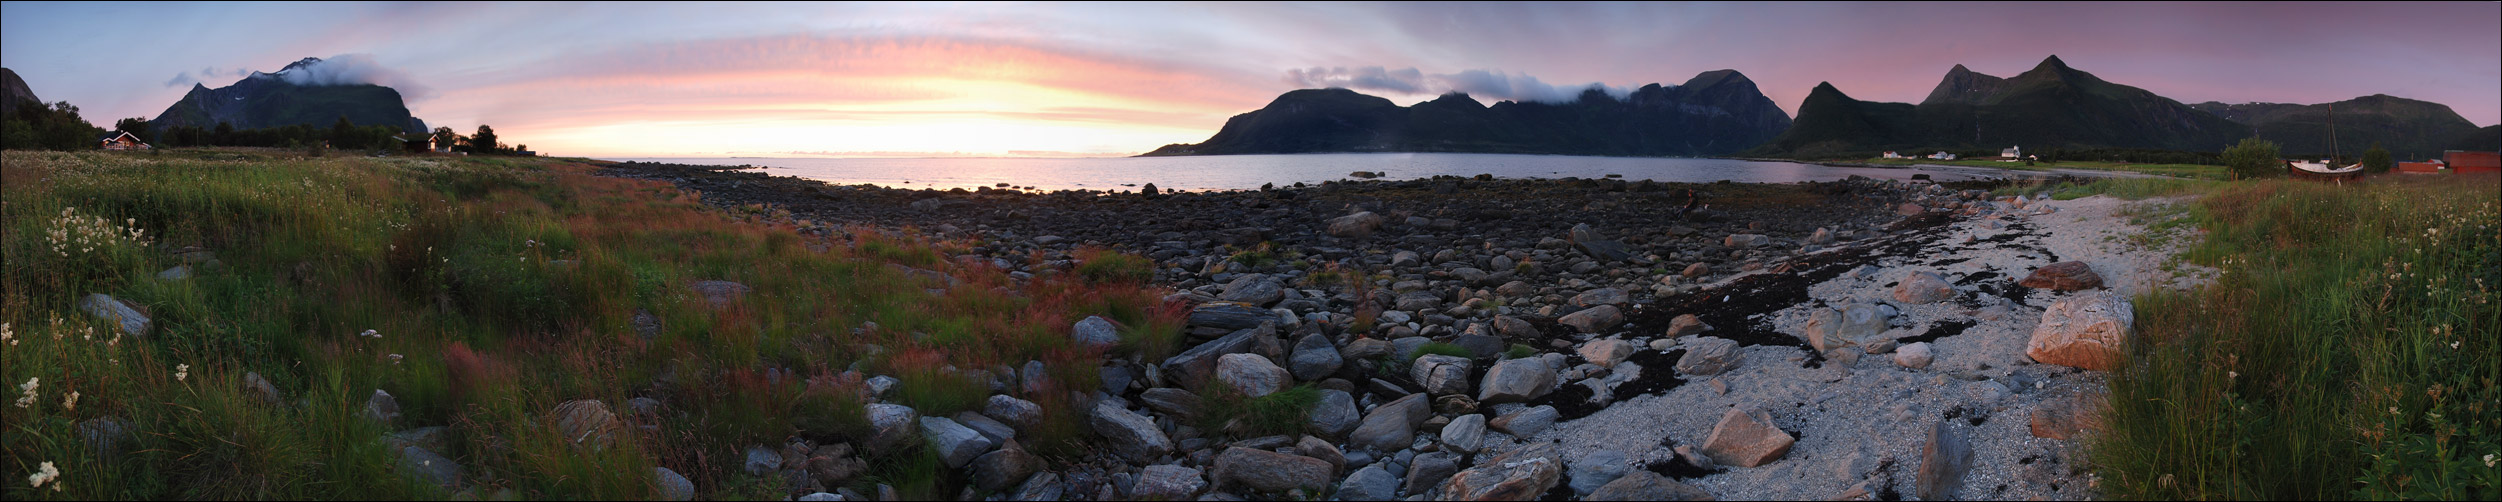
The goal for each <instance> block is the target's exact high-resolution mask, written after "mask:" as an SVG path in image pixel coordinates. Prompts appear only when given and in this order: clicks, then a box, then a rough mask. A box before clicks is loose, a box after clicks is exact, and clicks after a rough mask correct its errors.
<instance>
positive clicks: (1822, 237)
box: [1806, 227, 1833, 245]
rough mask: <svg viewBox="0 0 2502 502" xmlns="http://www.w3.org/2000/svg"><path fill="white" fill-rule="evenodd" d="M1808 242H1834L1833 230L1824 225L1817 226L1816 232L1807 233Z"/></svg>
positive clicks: (1821, 243)
mask: <svg viewBox="0 0 2502 502" xmlns="http://www.w3.org/2000/svg"><path fill="white" fill-rule="evenodd" d="M1806 243H1808V244H1816V245H1824V244H1832V243H1833V231H1832V230H1827V229H1825V228H1824V227H1816V232H1815V233H1812V234H1807V240H1806Z"/></svg>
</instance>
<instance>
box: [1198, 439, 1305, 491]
mask: <svg viewBox="0 0 2502 502" xmlns="http://www.w3.org/2000/svg"><path fill="white" fill-rule="evenodd" d="M1330 470H1331V467H1330V466H1329V462H1326V461H1323V460H1321V459H1317V458H1312V457H1306V456H1302V455H1288V454H1284V453H1277V452H1273V451H1268V450H1260V449H1253V448H1226V449H1225V451H1224V452H1222V453H1218V454H1216V470H1215V474H1216V486H1217V489H1220V490H1222V489H1232V488H1249V489H1251V490H1254V491H1259V492H1267V493H1278V492H1284V491H1287V490H1294V489H1302V490H1304V491H1305V492H1307V493H1308V492H1318V491H1320V490H1321V489H1323V488H1327V487H1329V481H1330V479H1331V478H1330Z"/></svg>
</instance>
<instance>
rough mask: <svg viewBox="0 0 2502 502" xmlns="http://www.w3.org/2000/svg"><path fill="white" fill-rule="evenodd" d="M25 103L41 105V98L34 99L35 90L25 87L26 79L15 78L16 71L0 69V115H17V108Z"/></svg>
mask: <svg viewBox="0 0 2502 502" xmlns="http://www.w3.org/2000/svg"><path fill="white" fill-rule="evenodd" d="M27 101H32V102H34V103H35V104H36V105H42V104H43V98H38V97H35V90H34V89H32V88H28V87H26V79H22V78H17V71H15V70H10V69H8V68H0V115H9V114H13V113H17V106H18V105H19V104H20V103H22V102H27Z"/></svg>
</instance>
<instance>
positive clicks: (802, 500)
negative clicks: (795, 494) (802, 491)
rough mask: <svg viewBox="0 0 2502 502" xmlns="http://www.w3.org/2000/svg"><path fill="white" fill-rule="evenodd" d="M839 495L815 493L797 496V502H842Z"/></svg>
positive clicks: (841, 497)
mask: <svg viewBox="0 0 2502 502" xmlns="http://www.w3.org/2000/svg"><path fill="white" fill-rule="evenodd" d="M843 500H844V499H843V496H842V495H840V494H834V493H826V492H816V493H810V494H807V495H801V496H799V502H843Z"/></svg>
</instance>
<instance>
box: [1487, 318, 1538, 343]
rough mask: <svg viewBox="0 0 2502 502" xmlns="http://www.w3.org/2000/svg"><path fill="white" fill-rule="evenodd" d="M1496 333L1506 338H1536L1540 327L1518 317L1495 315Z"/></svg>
mask: <svg viewBox="0 0 2502 502" xmlns="http://www.w3.org/2000/svg"><path fill="white" fill-rule="evenodd" d="M1494 334H1497V335H1502V336H1504V337H1506V338H1536V337H1537V336H1538V327H1537V326H1536V325H1532V324H1529V321H1523V320H1520V318H1517V317H1512V316H1507V315H1499V316H1494Z"/></svg>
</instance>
